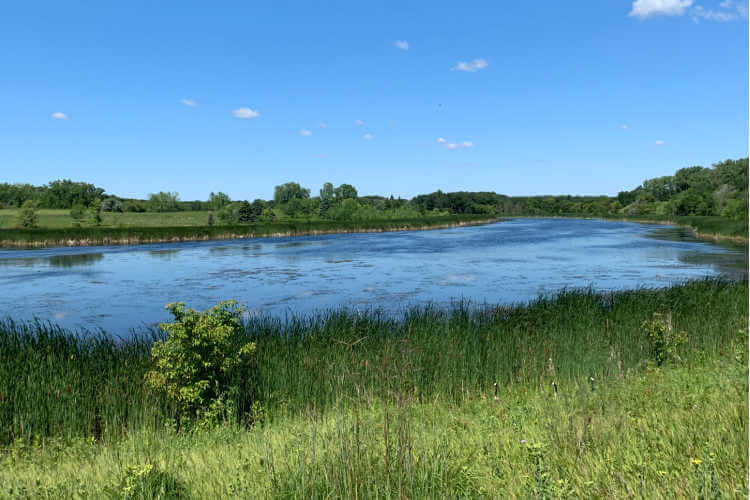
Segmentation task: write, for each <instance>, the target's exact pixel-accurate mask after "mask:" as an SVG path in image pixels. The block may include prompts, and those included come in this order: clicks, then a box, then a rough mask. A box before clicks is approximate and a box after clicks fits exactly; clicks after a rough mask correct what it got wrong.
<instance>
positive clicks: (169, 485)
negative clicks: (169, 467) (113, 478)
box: [110, 463, 188, 500]
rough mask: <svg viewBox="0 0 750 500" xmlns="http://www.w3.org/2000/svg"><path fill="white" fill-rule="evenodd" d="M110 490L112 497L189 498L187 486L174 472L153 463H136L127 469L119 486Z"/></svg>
mask: <svg viewBox="0 0 750 500" xmlns="http://www.w3.org/2000/svg"><path fill="white" fill-rule="evenodd" d="M113 490H114V491H110V492H111V493H112V495H111V496H112V497H115V498H124V499H128V500H129V499H134V500H135V499H145V498H163V499H180V498H187V497H188V495H187V491H186V489H185V487H184V486H183V485H182V484H181V483H180V482H179V481H178V480H177V478H175V477H174V476H173V475H172V474H170V473H168V472H165V471H162V470H160V469H158V468H156V467H154V465H153V464H150V463H146V464H144V465H134V466H130V467H128V468H127V469H125V474H124V476H123V478H122V480H121V481H120V484H119V485H118V487H117V488H114V489H113Z"/></svg>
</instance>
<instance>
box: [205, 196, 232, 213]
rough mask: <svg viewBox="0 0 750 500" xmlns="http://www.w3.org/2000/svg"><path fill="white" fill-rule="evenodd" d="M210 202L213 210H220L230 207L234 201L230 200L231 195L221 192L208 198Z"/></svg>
mask: <svg viewBox="0 0 750 500" xmlns="http://www.w3.org/2000/svg"><path fill="white" fill-rule="evenodd" d="M208 202H209V203H210V204H211V208H212V209H214V210H220V209H222V208H224V207H225V206H227V205H229V204H230V203H231V202H232V200H231V198H229V195H227V194H225V193H222V192H221V191H219V192H218V193H213V192H212V193H211V194H210V195H209V197H208Z"/></svg>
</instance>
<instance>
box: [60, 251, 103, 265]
mask: <svg viewBox="0 0 750 500" xmlns="http://www.w3.org/2000/svg"><path fill="white" fill-rule="evenodd" d="M102 259H104V254H103V253H79V254H72V255H53V256H51V257H50V258H49V265H50V266H52V267H62V268H70V267H76V266H90V265H92V264H94V263H96V262H99V261H101V260H102Z"/></svg>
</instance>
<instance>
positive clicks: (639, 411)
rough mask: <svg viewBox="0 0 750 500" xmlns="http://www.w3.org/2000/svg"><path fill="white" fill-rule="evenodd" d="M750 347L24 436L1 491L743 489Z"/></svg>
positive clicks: (600, 492)
mask: <svg viewBox="0 0 750 500" xmlns="http://www.w3.org/2000/svg"><path fill="white" fill-rule="evenodd" d="M746 358H747V350H746V344H737V349H736V350H734V351H731V352H730V351H726V352H725V353H724V356H718V355H717V356H712V357H711V358H707V359H704V360H701V361H692V362H691V363H689V364H686V365H684V366H671V367H666V368H650V369H648V368H646V369H643V370H639V371H638V372H634V373H630V374H626V375H623V377H622V378H619V377H610V378H608V379H606V381H604V382H603V383H601V384H599V385H597V386H596V388H595V390H594V391H592V390H591V387H590V385H589V384H588V382H587V381H585V380H577V381H570V382H568V383H566V384H565V385H562V386H561V391H560V393H559V395H558V397H557V398H555V397H553V396H552V395H551V394H550V390H549V389H548V388H546V387H545V388H541V387H532V386H528V385H526V384H513V385H510V386H503V389H502V391H501V392H500V395H499V398H498V399H497V400H495V399H494V397H493V395H492V393H485V392H472V391H469V392H467V393H466V394H465V395H464V396H463V397H462V398H461V399H460V400H459V401H457V402H448V401H445V400H444V399H441V398H436V399H432V400H430V401H423V402H419V401H418V400H417V399H416V398H412V397H409V396H407V395H404V397H402V398H401V399H399V400H398V402H380V401H375V402H372V403H370V404H361V405H359V406H356V407H355V406H353V405H352V403H345V402H342V404H341V405H339V406H338V407H335V408H331V409H328V410H322V411H317V410H316V411H314V410H310V411H307V412H303V413H299V414H296V415H291V414H290V415H288V416H286V417H283V418H280V419H277V420H276V421H274V422H273V423H272V424H265V425H257V426H255V427H253V428H251V429H249V430H247V431H243V430H238V429H236V428H232V427H224V428H218V429H213V430H208V431H198V432H194V433H175V432H173V431H171V430H169V429H163V430H161V431H158V432H157V431H146V430H140V431H136V432H133V433H131V434H129V435H128V436H127V437H126V438H125V439H123V440H122V441H119V442H117V443H113V444H108V445H102V444H99V443H95V442H88V441H85V440H76V441H73V442H63V441H58V440H51V441H47V442H46V443H45V445H44V446H43V447H38V446H37V447H34V446H32V445H28V444H25V443H24V444H17V445H15V446H14V447H12V448H11V449H10V450H8V451H6V452H5V453H4V454H3V455H0V496H2V497H4V498H6V497H7V498H34V497H40V498H41V497H44V498H196V499H197V498H374V497H381V498H459V497H461V498H501V497H504V498H633V497H636V498H675V497H676V498H747V494H748V484H747V442H748V434H747V391H748V386H747V363H746ZM156 493H162V496H161V497H159V496H157V495H156ZM170 493H171V494H172V496H170V495H169V494H170Z"/></svg>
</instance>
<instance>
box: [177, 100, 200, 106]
mask: <svg viewBox="0 0 750 500" xmlns="http://www.w3.org/2000/svg"><path fill="white" fill-rule="evenodd" d="M180 102H181V103H182V104H184V105H185V106H189V107H191V108H194V107H196V106H197V105H198V103H197V102H195V101H194V100H193V99H180Z"/></svg>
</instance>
